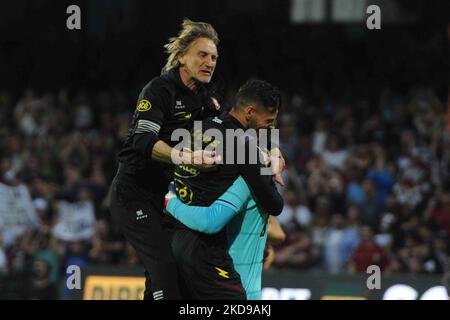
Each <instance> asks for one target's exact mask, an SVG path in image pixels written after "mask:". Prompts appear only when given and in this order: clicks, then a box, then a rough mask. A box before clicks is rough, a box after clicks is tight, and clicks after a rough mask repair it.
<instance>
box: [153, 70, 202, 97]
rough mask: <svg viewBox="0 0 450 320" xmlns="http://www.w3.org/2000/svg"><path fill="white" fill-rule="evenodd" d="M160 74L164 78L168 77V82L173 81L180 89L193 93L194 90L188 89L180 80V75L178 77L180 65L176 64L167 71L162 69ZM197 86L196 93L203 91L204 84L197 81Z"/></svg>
mask: <svg viewBox="0 0 450 320" xmlns="http://www.w3.org/2000/svg"><path fill="white" fill-rule="evenodd" d="M161 76H162V77H164V78H166V79H168V80H169V81H170V82H172V83H175V85H176V86H177V87H178V88H180V89H182V90H184V91H187V92H192V93H195V91H192V90H191V89H189V88H188V87H187V86H186V85H185V84H184V83H183V81H182V80H181V77H180V66H176V67H174V68H172V69H170V70H169V71H164V70H163V71H162V72H161ZM197 88H198V91H197V93H200V92H202V91H204V90H205V89H206V85H205V84H203V83H201V82H198V83H197Z"/></svg>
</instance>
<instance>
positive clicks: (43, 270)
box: [29, 260, 59, 300]
mask: <svg viewBox="0 0 450 320" xmlns="http://www.w3.org/2000/svg"><path fill="white" fill-rule="evenodd" d="M50 272H51V268H50V266H49V264H48V263H47V262H46V261H45V260H35V261H34V263H33V275H32V277H31V286H30V292H29V299H31V300H55V299H58V298H59V296H58V290H57V286H56V284H55V283H53V282H52V281H50V276H49V275H50Z"/></svg>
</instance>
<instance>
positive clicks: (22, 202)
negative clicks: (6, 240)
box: [0, 183, 39, 237]
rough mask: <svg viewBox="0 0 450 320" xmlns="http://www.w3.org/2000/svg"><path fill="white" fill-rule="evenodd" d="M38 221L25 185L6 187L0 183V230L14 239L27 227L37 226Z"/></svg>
mask: <svg viewBox="0 0 450 320" xmlns="http://www.w3.org/2000/svg"><path fill="white" fill-rule="evenodd" d="M38 223H39V219H38V217H37V215H36V211H35V209H34V206H33V201H32V200H31V196H30V193H29V192H28V189H27V187H26V186H25V185H23V184H22V185H19V186H15V187H13V186H8V185H6V184H3V183H0V230H1V231H2V233H3V234H4V236H5V235H6V234H8V235H9V236H11V237H16V236H18V235H20V234H21V233H23V232H24V231H25V229H26V228H27V227H30V226H35V225H38Z"/></svg>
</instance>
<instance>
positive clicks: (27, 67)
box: [0, 0, 450, 299]
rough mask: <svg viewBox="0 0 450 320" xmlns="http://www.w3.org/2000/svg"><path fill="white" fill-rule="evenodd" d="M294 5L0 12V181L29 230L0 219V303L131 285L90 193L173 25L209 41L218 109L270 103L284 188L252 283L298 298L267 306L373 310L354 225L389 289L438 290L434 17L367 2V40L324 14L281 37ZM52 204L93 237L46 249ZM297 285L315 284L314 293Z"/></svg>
mask: <svg viewBox="0 0 450 320" xmlns="http://www.w3.org/2000/svg"><path fill="white" fill-rule="evenodd" d="M334 1H338V0H334ZM361 1H363V0H361ZM294 2H296V1H295V0H292V1H275V0H272V1H269V0H265V1H257V0H252V1H237V0H228V1H119V0H115V1H106V0H105V1H103V0H97V1H94V0H91V1H45V0H40V1H3V2H2V3H1V4H0V181H1V182H2V184H4V185H7V186H10V187H11V188H15V187H17V186H19V185H25V186H26V190H28V192H29V193H30V195H31V198H32V200H33V210H35V212H36V214H37V217H38V219H37V220H36V221H35V222H34V224H31V225H30V226H26V227H23V228H22V229H20V230H21V231H20V232H18V235H17V236H14V234H15V232H16V231H15V230H16V229H14V232H13V231H11V230H12V229H8V228H9V226H8V227H6V224H5V222H3V225H2V220H0V235H2V237H0V288H2V290H1V291H0V298H3V299H15V298H25V299H28V298H30V299H32V298H38V299H40V298H52V299H57V298H64V299H68V298H72V297H78V298H82V297H83V295H82V294H83V291H82V290H81V291H80V290H78V291H77V290H74V291H70V290H68V289H67V288H65V277H66V276H67V275H66V267H67V266H68V265H71V264H75V265H80V266H81V267H82V268H87V269H82V270H91V271H89V272H92V274H94V275H95V274H111V268H113V270H117V272H116V273H114V272H113V274H112V275H113V276H120V275H126V274H128V275H129V274H133V275H139V272H140V271H141V269H140V266H139V263H138V262H137V260H136V256H135V254H134V252H133V251H132V249H131V248H130V247H128V246H127V245H126V244H125V243H124V242H123V239H122V238H121V237H120V236H119V235H118V234H117V233H116V230H115V228H114V226H112V224H111V223H110V217H109V213H108V210H107V209H106V203H107V200H108V198H107V191H108V186H109V183H110V181H111V179H112V177H113V175H114V173H115V169H116V162H115V161H116V160H115V154H116V153H117V151H118V149H119V147H120V145H121V143H122V141H123V139H124V136H125V134H126V129H127V125H128V120H129V117H130V116H131V113H132V111H133V109H134V106H135V102H136V98H137V95H138V93H139V91H140V90H141V88H142V87H143V85H144V84H145V83H146V82H148V81H149V80H150V79H151V78H152V77H154V76H156V75H158V74H159V73H160V70H161V68H162V66H163V65H164V63H165V57H166V56H165V54H164V52H163V45H164V43H165V42H166V41H167V39H168V37H170V36H173V35H175V34H176V33H177V31H178V30H179V27H180V23H181V20H182V19H183V18H184V17H189V18H190V19H192V20H195V21H205V22H209V23H211V24H212V25H213V26H214V27H215V28H216V30H217V32H218V33H219V37H220V40H221V42H220V45H219V54H220V58H219V63H218V67H217V69H216V72H215V75H214V81H215V82H216V83H217V84H219V86H220V87H221V88H222V92H223V95H224V96H225V97H226V98H227V101H228V104H229V105H230V104H231V103H232V100H231V97H232V95H233V93H234V92H235V90H236V88H237V87H239V86H240V85H241V84H242V83H243V82H245V81H246V80H247V79H248V78H250V77H259V78H263V79H265V80H268V81H270V82H272V83H274V84H276V85H277V86H278V87H279V88H280V89H281V90H282V91H283V111H282V114H281V116H280V128H281V138H282V143H283V148H284V151H285V155H286V159H287V163H288V171H287V174H286V176H285V178H286V180H288V186H287V188H286V189H287V191H285V193H284V196H285V200H286V208H287V212H286V213H285V214H284V218H280V219H281V220H280V221H281V222H282V224H283V226H284V228H285V230H286V232H287V234H288V239H287V241H286V242H285V243H283V244H281V245H278V246H276V247H275V251H276V259H275V261H274V264H273V265H272V267H271V268H270V269H269V270H267V271H266V275H265V281H266V282H265V287H271V288H274V290H275V291H270V293H271V294H272V295H271V297H272V298H273V297H278V298H286V297H287V298H292V297H297V298H298V297H299V296H298V294H299V292H300V291H282V290H283V288H284V289H286V288H291V289H295V288H303V289H307V290H310V292H312V296H310V297H312V298H314V299H320V298H321V297H329V296H332V297H335V296H339V297H342V296H344V297H348V296H356V297H360V296H362V297H366V298H382V296H381V295H380V294H379V293H371V292H370V291H367V290H366V289H364V288H363V287H364V285H365V280H364V281H363V280H361V279H363V278H364V279H366V278H367V275H366V274H365V272H362V271H361V270H363V269H364V268H363V267H364V263H366V262H367V261H366V260H364V261H365V262H364V263H362V265H359V264H358V263H359V262H358V261H360V260H358V257H355V256H354V253H355V252H356V251H357V246H358V245H359V241H360V239H361V235H360V233H359V232H360V231H361V230H362V228H361V227H362V226H363V225H370V227H371V229H372V233H374V235H376V237H375V238H374V239H375V240H376V242H377V243H378V244H379V245H380V247H379V250H380V251H379V252H380V254H381V256H382V258H380V259H379V260H377V261H376V263H380V264H381V265H382V271H383V277H386V279H387V280H386V281H387V283H390V285H389V286H391V285H395V284H396V283H400V282H404V278H402V276H408V277H409V278H408V279H409V280H408V281H412V282H411V283H410V285H411V286H412V287H413V288H415V290H417V291H418V292H419V295H418V297H417V298H419V297H420V296H421V295H422V294H423V293H424V292H425V291H426V290H427V289H429V288H431V287H436V286H438V287H439V286H444V287H445V285H446V283H447V285H448V282H445V281H446V280H445V273H446V272H448V264H449V262H448V256H449V239H450V211H449V210H450V209H449V207H450V182H449V174H450V171H449V169H450V167H449V164H450V154H449V150H450V144H449V141H450V138H449V130H450V129H449V128H450V124H449V123H448V122H449V120H448V119H449V118H448V115H447V112H448V111H447V110H448V104H449V102H448V95H449V91H448V90H449V82H448V80H449V51H448V44H449V37H450V24H449V19H448V18H449V10H448V2H447V1H419V0H409V1H406V0H392V1H382V0H378V1H367V2H366V3H367V5H370V4H377V5H379V6H380V8H381V26H382V28H381V30H368V29H367V28H366V21H365V19H366V17H368V15H367V14H365V13H364V14H363V18H361V19H360V20H359V21H355V20H353V21H336V20H335V19H334V18H333V3H334V2H333V1H332V0H324V1H323V3H324V18H323V19H322V21H315V22H313V21H310V20H308V19H306V20H307V21H303V22H295V21H293V20H292V19H291V17H292V15H291V14H292V10H293V7H294V6H293V3H294ZM300 2H302V1H301V0H299V1H297V3H300ZM306 2H308V1H306ZM340 3H341V4H342V5H345V4H346V3H349V4H350V7H348V8H351V4H352V1H351V0H350V1H341V2H340ZM353 3H354V2H353ZM71 4H77V5H78V6H80V8H81V26H82V28H81V30H68V29H67V28H66V19H67V17H68V14H66V8H67V6H69V5H71ZM367 5H366V6H367ZM344 11H345V10H344ZM322 139H325V140H324V141H325V144H323V143H324V142H323V140H322ZM321 141H322V142H321ZM342 159H346V160H345V161H344V160H342ZM377 165H378V166H379V167H377ZM380 172H382V174H381V173H380ZM378 173H380V174H378ZM149 179H151V177H149ZM83 201H84V202H83ZM61 202H64V203H69V204H74V203H82V202H83V203H91V204H92V205H93V208H94V209H93V211H94V215H95V221H91V223H92V228H94V229H95V235H94V236H89V237H87V238H86V239H84V240H82V241H81V240H73V241H68V240H64V239H61V238H58V236H57V235H55V232H54V226H55V225H56V223H57V221H56V220H57V218H58V216H59V210H61V209H60V207H58V206H57V205H58V204H60V203H61ZM4 208H6V207H4ZM292 208H294V209H295V210H291V209H292ZM3 210H4V209H3ZM86 210H89V209H86ZM289 210H291V211H295V212H296V215H295V217H294V218H292V219H291V218H290V216H289V214H290V213H289V212H291V211H289ZM0 212H1V211H0ZM3 212H4V211H3ZM17 223H18V224H22V225H24V226H25V225H26V223H24V222H23V221H22V222H17ZM339 225H341V226H343V227H340V226H339ZM340 228H343V229H342V230H346V231H345V232H346V233H345V234H346V235H347V234H348V237H349V239H353V240H348V241H349V243H347V244H345V245H347V247H345V245H344V247H345V248H344V249H342V250H343V253H342V255H343V256H342V257H337V256H334V255H333V254H332V253H330V252H333V250H332V248H336V247H333V246H336V245H337V244H336V242H334V241H340V240H339V239H338V238H339V237H340V234H341V233H339V232H337V233H336V229H339V230H341V229H340ZM364 230H365V231H363V233H365V234H364V237H368V238H372V236H371V235H370V233H371V232H370V230H367V228H365V229H364ZM347 231H348V232H347ZM333 235H334V236H333ZM369 240H370V239H369ZM328 241H329V242H328ZM369 242H370V241H369ZM359 249H360V251H361V252H362V254H363V255H364V252H365V251H364V250H365V248H364V247H362V248H359ZM358 252H359V251H358ZM2 257H3V260H2ZM343 257H345V259H344V258H343ZM330 259H331V260H330ZM336 259H337V260H339V259H341V260H342V259H344V260H345V263H343V262H336V261H337V260H336ZM332 261H334V262H332ZM351 261H353V263H351ZM2 262H3V263H2ZM96 268H97V269H96ZM83 272H84V271H83ZM86 272H88V271H86ZM87 275H88V274H83V279H85V277H86V276H87ZM275 275H276V276H275ZM308 275H311V277H318V278H320V279H326V280H322V282H321V283H320V284H318V285H317V286H316V287H314V284H305V283H308V280H307V279H308ZM283 276H284V277H285V278H283ZM361 277H362V278H361ZM390 277H391V278H390ZM392 277H394V278H392ZM395 277H399V278H395ZM280 279H281V280H280ZM309 279H311V278H309ZM383 279H384V278H383ZM392 279H398V280H395V281H394V280H392ZM411 279H412V280H411ZM415 281H416V282H415ZM447 281H448V280H447ZM99 286H100V287H101V286H102V284H100V285H99ZM118 286H121V285H118ZM126 286H127V285H126V284H125V285H124V287H125V288H126ZM302 286H303V287H302ZM308 286H309V287H308ZM30 288H31V289H30ZM440 288H442V287H440ZM386 289H387V287H383V290H386ZM130 290H131V289H130ZM133 290H134V289H133ZM136 290H140V288H138V289H136ZM267 292H269V291H267ZM283 292H284V295H283ZM302 292H303V291H302ZM300 295H301V294H300ZM125 296H126V297H129V296H130V294H129V293H126V294H125ZM114 297H116V298H117V297H120V296H117V295H115V296H114Z"/></svg>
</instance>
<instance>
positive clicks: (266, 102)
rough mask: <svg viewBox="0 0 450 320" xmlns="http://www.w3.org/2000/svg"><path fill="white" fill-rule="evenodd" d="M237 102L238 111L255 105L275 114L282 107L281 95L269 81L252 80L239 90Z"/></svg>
mask: <svg viewBox="0 0 450 320" xmlns="http://www.w3.org/2000/svg"><path fill="white" fill-rule="evenodd" d="M235 101H236V102H235V106H236V109H241V108H243V107H245V106H248V105H255V107H257V108H262V109H264V110H266V111H270V112H275V111H277V110H278V109H279V108H280V107H281V93H280V90H278V89H277V88H276V87H275V86H273V85H271V84H270V83H268V82H267V81H264V80H258V79H251V80H248V81H247V82H246V83H244V84H243V85H242V86H241V87H240V88H239V91H238V93H237V94H236V99H235Z"/></svg>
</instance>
